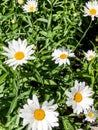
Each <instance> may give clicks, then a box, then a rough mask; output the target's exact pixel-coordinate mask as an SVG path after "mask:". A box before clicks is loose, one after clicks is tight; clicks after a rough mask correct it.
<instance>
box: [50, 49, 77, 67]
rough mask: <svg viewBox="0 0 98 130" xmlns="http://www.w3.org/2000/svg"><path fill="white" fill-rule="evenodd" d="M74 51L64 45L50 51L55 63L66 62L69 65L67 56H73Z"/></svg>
mask: <svg viewBox="0 0 98 130" xmlns="http://www.w3.org/2000/svg"><path fill="white" fill-rule="evenodd" d="M74 56H75V55H74V53H72V50H69V49H65V47H62V48H58V49H55V50H54V52H53V53H52V57H53V58H52V60H55V64H59V66H61V65H62V64H68V65H70V60H69V59H68V58H69V57H74Z"/></svg>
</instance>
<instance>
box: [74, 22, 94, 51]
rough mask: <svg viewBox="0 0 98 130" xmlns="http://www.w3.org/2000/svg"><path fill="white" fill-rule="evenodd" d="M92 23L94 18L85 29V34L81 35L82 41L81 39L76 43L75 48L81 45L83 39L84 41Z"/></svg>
mask: <svg viewBox="0 0 98 130" xmlns="http://www.w3.org/2000/svg"><path fill="white" fill-rule="evenodd" d="M91 24H92V20H91V22H90V24H89V26H88V28H87V29H86V30H85V32H84V34H83V36H82V37H81V39H80V41H79V42H78V44H77V45H76V47H75V50H76V49H77V47H78V46H79V45H80V43H81V41H82V40H83V39H84V37H85V36H86V33H87V32H88V30H89V28H90V26H91Z"/></svg>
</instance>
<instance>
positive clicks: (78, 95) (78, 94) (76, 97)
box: [74, 92, 83, 103]
mask: <svg viewBox="0 0 98 130" xmlns="http://www.w3.org/2000/svg"><path fill="white" fill-rule="evenodd" d="M82 99H83V97H82V94H81V93H79V92H77V93H76V94H75V95H74V100H75V101H76V102H78V103H79V102H81V101H82Z"/></svg>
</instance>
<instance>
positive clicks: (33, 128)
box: [19, 95, 59, 130]
mask: <svg viewBox="0 0 98 130" xmlns="http://www.w3.org/2000/svg"><path fill="white" fill-rule="evenodd" d="M53 103H54V100H51V101H50V102H47V101H44V102H43V103H42V105H41V106H40V104H39V101H38V98H37V97H36V95H33V100H30V99H28V100H27V104H25V105H24V106H23V109H20V114H19V116H20V117H21V118H23V126H26V125H28V130H52V127H57V126H59V124H58V115H59V113H58V112H56V111H55V110H56V109H57V107H58V106H57V104H53Z"/></svg>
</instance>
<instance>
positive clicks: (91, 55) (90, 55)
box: [84, 50, 96, 61]
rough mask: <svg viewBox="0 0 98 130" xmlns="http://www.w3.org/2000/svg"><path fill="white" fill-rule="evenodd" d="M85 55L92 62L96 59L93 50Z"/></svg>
mask: <svg viewBox="0 0 98 130" xmlns="http://www.w3.org/2000/svg"><path fill="white" fill-rule="evenodd" d="M84 54H85V58H86V59H87V60H88V61H90V60H92V59H94V58H95V57H96V52H95V51H93V50H88V51H87V52H85V53H84Z"/></svg>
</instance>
